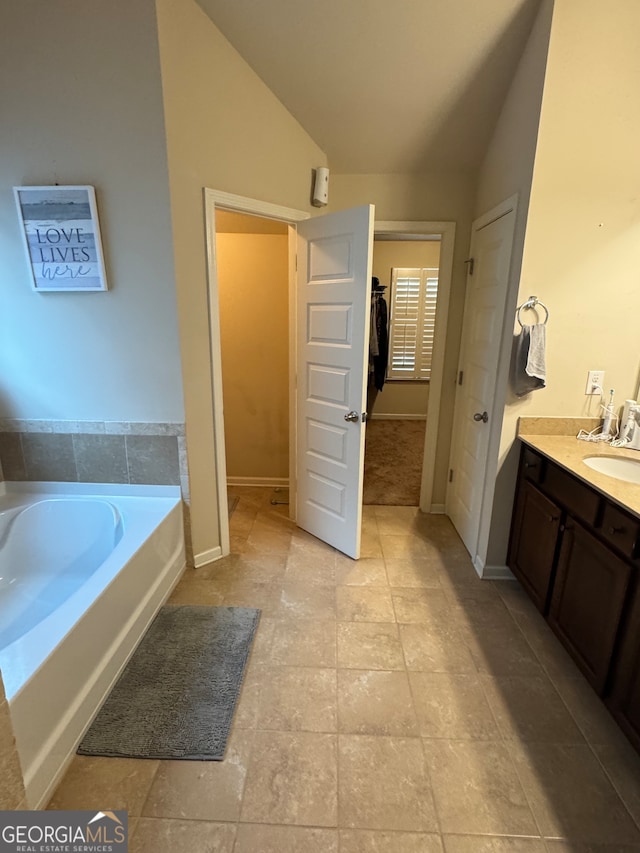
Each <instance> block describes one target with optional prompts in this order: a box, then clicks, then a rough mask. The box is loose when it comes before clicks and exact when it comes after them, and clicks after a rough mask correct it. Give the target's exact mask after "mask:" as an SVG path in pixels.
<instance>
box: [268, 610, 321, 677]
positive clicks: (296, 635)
mask: <svg viewBox="0 0 640 853" xmlns="http://www.w3.org/2000/svg"><path fill="white" fill-rule="evenodd" d="M271 663H272V664H278V665H282V666H318V667H332V666H335V665H336V623H335V621H331V622H321V621H318V622H315V621H312V620H309V619H279V620H277V622H276V626H275V629H274V634H273V642H272V644H271Z"/></svg>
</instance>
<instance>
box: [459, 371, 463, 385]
mask: <svg viewBox="0 0 640 853" xmlns="http://www.w3.org/2000/svg"><path fill="white" fill-rule="evenodd" d="M463 378H464V370H460V371H458V385H462V380H463Z"/></svg>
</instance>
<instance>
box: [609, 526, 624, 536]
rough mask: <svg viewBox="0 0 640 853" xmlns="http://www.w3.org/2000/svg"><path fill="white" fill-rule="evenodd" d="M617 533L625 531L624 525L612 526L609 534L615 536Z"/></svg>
mask: <svg viewBox="0 0 640 853" xmlns="http://www.w3.org/2000/svg"><path fill="white" fill-rule="evenodd" d="M616 533H624V527H610V528H609V534H610V535H611V536H615V534H616Z"/></svg>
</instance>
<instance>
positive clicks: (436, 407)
mask: <svg viewBox="0 0 640 853" xmlns="http://www.w3.org/2000/svg"><path fill="white" fill-rule="evenodd" d="M204 196H205V227H206V234H207V259H208V270H209V276H208V277H209V319H210V352H211V368H212V378H213V398H214V412H213V421H214V441H215V453H216V489H217V495H218V508H219V517H218V524H219V532H220V545H221V551H222V555H226V554H229V552H230V541H229V518H228V502H227V460H226V447H225V439H224V436H225V430H224V416H223V412H224V406H223V394H222V388H223V379H222V353H221V347H220V304H219V292H218V290H219V287H218V272H217V257H216V245H215V243H216V240H215V238H216V213H217V211H219V210H221V209H225V210H227V211H234V212H243V213H248V214H252V215H255V216H259V217H260V216H262V217H264V218H267V219H270V220H279V221H280V222H283V223H286V225H287V229H288V234H289V241H288V242H289V248H288V270H289V276H288V278H289V316H290V317H294V316H295V287H294V283H295V244H296V240H295V239H294V238H295V234H296V224H297V223H299V222H301V221H302V220H306V219H309V214H308V213H306V212H303V211H298V210H295V209H292V208H286V207H282V206H279V205H274V204H271V203H268V202H263V201H260V200H255V199H249V198H245V197H242V196H236V195H233V194H229V193H224V192H221V191H217V190H209V189H205V191H204ZM375 233H376V236H377V235H379V234H384V235H387V234H393V235H396V237H397V239H399V240H416V239H418V240H419V239H423V238H424V235H425V234H439V235H440V236H441V240H442V243H441V266H440V293H439V304H438V312H439V318H440V330H441V331H440V333H439V334H438V335H437V336H436V340H435V342H434V354H433V375H432V380H431V384H430V394H431V401H430V405H429V410H428V414H427V422H426V441H425V451H424V465H423V473H422V487H421V508H422V509H423V511H425V512H429V511H431V510H432V493H433V474H434V467H435V457H436V451H437V435H438V428H439V417H440V394H441V391H442V380H443V367H444V354H445V334H446V327H447V316H448V308H449V294H450V289H451V273H452V266H453V247H454V237H455V223H452V222H406V221H403V222H398V221H379V222H377V223H376V225H375ZM289 338H290V340H289V344H290V346H289V376H290V377H294V376H295V352H296V340H295V338H296V329H295V323H293V324H291V327H290V335H289ZM289 386H290V387H289V414H290V423H289V435H290V436H291V440H290V442H289V445H290V451H291V452H290V464H289V471H290V474H291V476H290V490H291V510H292V517H293V512H294V507H295V488H296V482H295V465H294V464H293V461H292V457H293V456H294V455H295V454H294V449H295V441H294V440H293V437H294V436H295V382H293V381H292V382H290V383H289Z"/></svg>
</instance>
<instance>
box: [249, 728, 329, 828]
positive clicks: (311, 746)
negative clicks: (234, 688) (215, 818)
mask: <svg viewBox="0 0 640 853" xmlns="http://www.w3.org/2000/svg"><path fill="white" fill-rule="evenodd" d="M337 772H338V771H337V754H336V735H330V734H315V733H311V732H257V734H256V740H255V742H254V748H253V758H252V762H251V766H250V768H249V775H248V778H247V783H246V786H245V794H244V802H243V805H242V813H241V820H242V821H243V822H244V823H284V824H297V825H305V826H335V825H336V820H337Z"/></svg>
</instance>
